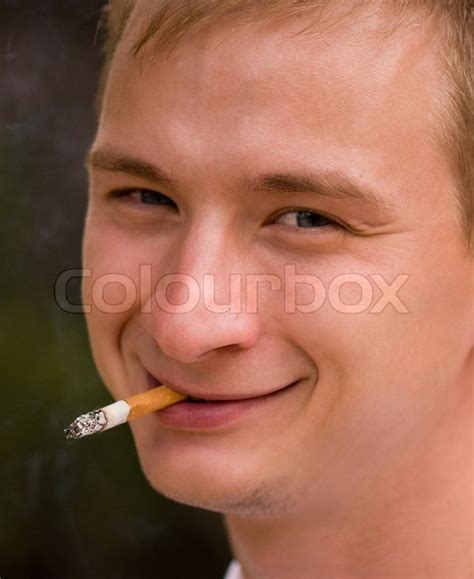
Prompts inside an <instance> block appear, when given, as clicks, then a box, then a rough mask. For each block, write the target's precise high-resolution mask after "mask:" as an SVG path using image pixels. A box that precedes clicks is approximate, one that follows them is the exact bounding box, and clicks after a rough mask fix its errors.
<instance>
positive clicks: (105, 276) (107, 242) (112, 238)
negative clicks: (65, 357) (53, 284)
mask: <svg viewBox="0 0 474 579" xmlns="http://www.w3.org/2000/svg"><path fill="white" fill-rule="evenodd" d="M138 263H139V257H138V256H137V255H136V252H135V251H132V250H131V248H130V245H129V244H127V243H126V242H125V240H121V239H120V238H119V236H117V235H116V233H115V232H114V231H113V230H111V229H110V228H108V227H107V226H106V225H104V226H103V227H100V226H99V224H98V223H94V222H92V223H91V222H89V223H88V224H87V226H86V230H85V233H84V244H83V266H84V276H83V280H82V297H83V304H84V310H85V312H86V314H85V320H86V324H87V329H88V333H89V339H90V344H91V349H92V354H93V357H94V360H95V363H96V366H97V368H98V370H99V373H100V375H101V377H102V379H103V381H104V383H105V384H106V386H107V387H108V388H109V390H111V392H112V393H113V394H114V395H117V396H119V397H120V392H121V391H122V390H123V391H126V385H125V383H123V382H124V377H125V375H126V372H125V371H124V361H123V357H122V353H121V349H120V339H121V333H122V330H123V328H124V326H125V325H126V324H127V322H128V320H129V319H130V318H131V317H132V316H133V315H134V313H135V311H136V309H137V307H138V296H139V284H138V277H137V271H138Z"/></svg>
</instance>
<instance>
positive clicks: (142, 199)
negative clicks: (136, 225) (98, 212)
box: [110, 189, 177, 209]
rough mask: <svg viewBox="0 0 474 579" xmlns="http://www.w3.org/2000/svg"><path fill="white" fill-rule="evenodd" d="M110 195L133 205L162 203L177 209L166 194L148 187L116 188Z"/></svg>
mask: <svg viewBox="0 0 474 579" xmlns="http://www.w3.org/2000/svg"><path fill="white" fill-rule="evenodd" d="M110 195H111V197H113V198H118V199H123V200H124V201H127V202H129V203H132V204H133V205H137V206H143V205H163V206H167V207H171V208H173V209H177V205H176V203H175V202H174V201H173V200H172V199H171V198H170V197H168V196H167V195H164V194H163V193H159V192H157V191H151V190H149V189H118V190H115V191H112V192H111V193H110Z"/></svg>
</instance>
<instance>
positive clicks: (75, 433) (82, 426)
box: [64, 409, 107, 440]
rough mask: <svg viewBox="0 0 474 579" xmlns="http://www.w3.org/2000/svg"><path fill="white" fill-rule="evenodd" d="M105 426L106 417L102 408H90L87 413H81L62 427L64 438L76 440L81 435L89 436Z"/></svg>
mask: <svg viewBox="0 0 474 579" xmlns="http://www.w3.org/2000/svg"><path fill="white" fill-rule="evenodd" d="M106 426H107V418H106V416H105V413H104V411H103V410H101V409H100V410H92V411H91V412H87V414H81V416H78V417H77V418H76V420H74V422H71V424H70V425H69V426H68V427H67V428H65V429H64V434H65V435H66V440H78V439H79V438H82V437H83V436H89V435H90V434H95V433H96V432H101V431H102V430H104V428H105V427H106Z"/></svg>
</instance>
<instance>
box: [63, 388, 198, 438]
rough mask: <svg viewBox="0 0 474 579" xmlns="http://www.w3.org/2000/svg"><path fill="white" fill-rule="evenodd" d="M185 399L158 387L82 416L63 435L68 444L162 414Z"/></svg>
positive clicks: (183, 396) (167, 389)
mask: <svg viewBox="0 0 474 579" xmlns="http://www.w3.org/2000/svg"><path fill="white" fill-rule="evenodd" d="M186 398H187V396H186V395H185V394H181V393H179V392H175V391H174V390H171V389H170V388H167V387H166V386H158V387H157V388H153V389H152V390H147V391H146V392H141V393H140V394H135V395H134V396H130V397H129V398H125V400H118V401H117V402H114V403H113V404H109V405H108V406H104V407H103V408H98V409H97V410H92V411H91V412H88V413H87V414H81V416H78V417H77V418H76V420H74V422H72V423H71V424H70V425H69V426H68V427H67V428H65V429H64V433H65V434H66V439H67V440H77V439H79V438H83V437H84V436H89V435H90V434H95V433H97V432H103V431H104V430H109V429H110V428H113V427H114V426H118V425H119V424H124V423H125V422H129V421H130V420H134V419H135V418H139V417H140V416H145V414H149V413H150V412H155V411H156V410H161V409H162V408H166V407H167V406H171V405H172V404H176V402H181V400H185V399H186Z"/></svg>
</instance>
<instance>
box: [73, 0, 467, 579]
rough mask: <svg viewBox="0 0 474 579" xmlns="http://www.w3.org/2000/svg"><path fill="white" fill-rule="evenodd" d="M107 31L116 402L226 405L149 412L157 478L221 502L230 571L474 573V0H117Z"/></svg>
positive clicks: (97, 331)
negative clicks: (165, 393)
mask: <svg viewBox="0 0 474 579" xmlns="http://www.w3.org/2000/svg"><path fill="white" fill-rule="evenodd" d="M108 32H109V38H108V44H107V51H108V52H107V62H106V68H105V72H104V81H103V82H104V86H103V90H102V94H101V100H100V123H99V127H98V132H97V136H96V139H95V142H94V144H93V146H92V148H91V152H90V154H89V157H88V163H89V167H90V184H91V186H90V205H89V212H88V217H87V224H86V230H85V241H84V266H85V267H87V268H90V271H91V276H90V277H87V278H85V281H84V300H85V302H88V303H90V304H92V310H91V312H90V313H89V314H88V316H87V321H88V329H89V332H90V338H91V343H92V348H93V353H94V357H95V360H96V363H97V366H98V368H99V371H100V373H101V376H102V377H103V380H104V382H105V384H106V385H107V387H108V388H109V389H110V391H111V393H112V394H113V396H114V397H116V398H117V399H119V398H125V397H127V396H130V395H132V394H135V393H138V392H140V391H143V390H146V389H147V388H151V387H154V386H156V385H157V384H159V383H163V384H167V385H169V386H170V387H172V388H174V389H175V390H178V391H181V392H184V393H186V394H189V395H192V396H195V397H200V398H204V399H206V400H214V401H215V402H184V403H180V404H178V405H176V406H174V407H171V408H169V409H168V410H165V411H161V412H158V413H155V414H153V415H150V416H147V417H144V418H143V419H141V420H138V421H137V422H135V423H132V431H133V435H134V438H135V441H136V445H137V448H138V453H139V456H140V461H141V464H142V467H143V470H144V473H145V475H146V476H147V478H148V479H149V481H150V483H151V484H152V485H153V487H154V488H155V489H156V490H157V491H158V492H160V493H163V494H164V495H165V496H167V497H170V498H172V499H174V500H176V501H180V502H183V503H186V504H189V505H194V506H197V507H201V508H204V509H209V510H213V511H219V512H221V513H223V515H224V517H225V522H226V526H227V528H228V532H229V538H230V542H231V545H232V548H233V552H234V554H235V558H236V561H238V563H234V565H233V568H232V571H231V572H232V573H233V574H234V576H235V577H245V579H316V578H321V579H336V578H337V579H352V578H364V579H389V578H390V579H438V578H439V579H467V578H468V577H470V576H471V572H472V571H471V569H472V567H471V565H472V543H471V534H470V524H471V507H472V502H471V490H472V470H471V444H470V441H471V433H472V416H471V412H472V404H471V378H472V360H473V358H472V318H471V314H472V295H471V293H470V291H471V289H472V288H471V279H472V278H471V273H472V270H471V263H472V262H471V253H470V245H469V244H470V231H471V218H472V214H471V204H470V194H471V192H472V161H473V149H472V100H471V99H472V84H471V78H470V74H471V70H472V69H471V66H472V61H471V60H470V59H471V58H472V53H471V52H470V47H471V43H472V38H471V37H470V36H469V34H472V10H471V8H470V2H468V1H467V0H466V1H464V0H457V1H454V0H453V1H451V2H448V1H444V0H432V1H429V0H425V1H419V2H409V3H407V2H401V1H396V0H393V1H385V2H381V1H364V2H361V1H358V2H346V1H337V0H332V1H324V2H323V1H317V0H315V1H311V0H304V1H303V0H292V1H291V0H286V1H284V0H282V1H279V0H266V1H263V0H262V1H261V2H260V1H257V0H219V2H215V1H212V0H199V1H196V2H184V1H182V0H154V1H151V0H136V1H132V0H129V1H127V0H112V2H111V3H110V5H109V8H108ZM114 276H115V277H114ZM124 280H125V281H124ZM113 282H116V283H113ZM124 290H125V291H124ZM124 304H125V305H126V307H123V306H124ZM249 399H252V400H249ZM216 400H218V401H217V402H216ZM225 400H226V401H225ZM237 400H238V401H237ZM231 572H229V573H231Z"/></svg>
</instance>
